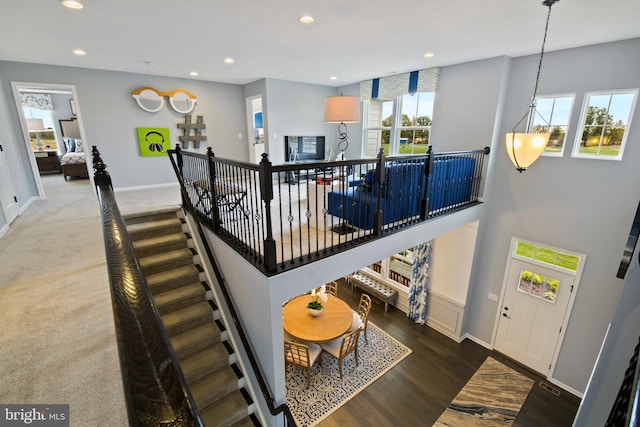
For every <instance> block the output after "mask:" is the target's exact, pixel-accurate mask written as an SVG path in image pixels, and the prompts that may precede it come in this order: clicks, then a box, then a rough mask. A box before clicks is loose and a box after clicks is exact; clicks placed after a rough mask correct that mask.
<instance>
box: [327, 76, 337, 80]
mask: <svg viewBox="0 0 640 427" xmlns="http://www.w3.org/2000/svg"><path fill="white" fill-rule="evenodd" d="M329 80H338V78H337V77H336V76H331V77H329Z"/></svg>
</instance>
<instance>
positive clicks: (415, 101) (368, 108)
mask: <svg viewBox="0 0 640 427" xmlns="http://www.w3.org/2000/svg"><path fill="white" fill-rule="evenodd" d="M439 79H440V69H438V68H429V69H425V70H419V71H412V72H410V73H403V74H395V75H392V76H386V77H380V78H376V79H372V80H366V81H363V82H360V99H361V100H362V101H363V113H364V114H363V124H362V128H363V129H362V130H363V132H362V135H363V144H362V155H363V156H364V157H375V156H376V155H377V154H378V152H379V151H380V149H382V150H383V152H384V154H385V155H387V156H398V155H407V154H424V153H425V152H426V151H427V148H428V146H429V137H430V134H431V118H432V117H433V104H434V99H435V93H436V92H437V90H438V82H439Z"/></svg>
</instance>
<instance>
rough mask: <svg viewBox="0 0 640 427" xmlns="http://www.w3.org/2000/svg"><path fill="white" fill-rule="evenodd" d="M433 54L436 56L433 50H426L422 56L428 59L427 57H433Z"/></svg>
mask: <svg viewBox="0 0 640 427" xmlns="http://www.w3.org/2000/svg"><path fill="white" fill-rule="evenodd" d="M434 56H436V55H435V54H434V53H433V52H427V53H425V54H424V57H425V58H427V59H429V58H433V57H434Z"/></svg>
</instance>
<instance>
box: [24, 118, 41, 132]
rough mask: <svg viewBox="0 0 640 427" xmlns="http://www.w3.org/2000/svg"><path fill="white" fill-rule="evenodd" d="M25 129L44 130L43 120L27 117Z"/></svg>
mask: <svg viewBox="0 0 640 427" xmlns="http://www.w3.org/2000/svg"><path fill="white" fill-rule="evenodd" d="M27 129H29V130H44V121H42V119H27Z"/></svg>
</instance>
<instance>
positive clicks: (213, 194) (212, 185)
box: [207, 146, 222, 230]
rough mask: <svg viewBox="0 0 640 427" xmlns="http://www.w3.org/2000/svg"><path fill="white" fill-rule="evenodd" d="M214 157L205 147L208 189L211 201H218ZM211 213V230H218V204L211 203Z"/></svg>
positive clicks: (219, 220) (209, 148)
mask: <svg viewBox="0 0 640 427" xmlns="http://www.w3.org/2000/svg"><path fill="white" fill-rule="evenodd" d="M214 157H215V155H214V154H213V150H212V149H211V146H209V147H207V168H208V170H209V188H210V189H211V200H213V201H215V200H218V195H217V194H216V188H217V187H216V178H217V176H216V164H215V162H214V159H213V158H214ZM211 213H212V214H213V228H214V229H215V230H220V227H221V224H222V221H221V219H220V209H219V208H218V203H216V202H213V203H212V206H211Z"/></svg>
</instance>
